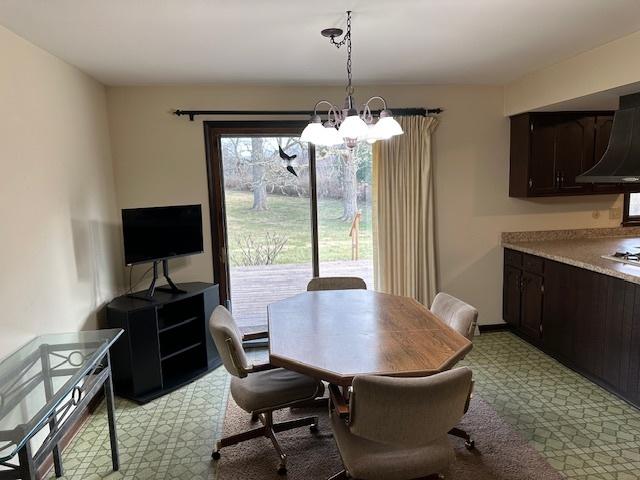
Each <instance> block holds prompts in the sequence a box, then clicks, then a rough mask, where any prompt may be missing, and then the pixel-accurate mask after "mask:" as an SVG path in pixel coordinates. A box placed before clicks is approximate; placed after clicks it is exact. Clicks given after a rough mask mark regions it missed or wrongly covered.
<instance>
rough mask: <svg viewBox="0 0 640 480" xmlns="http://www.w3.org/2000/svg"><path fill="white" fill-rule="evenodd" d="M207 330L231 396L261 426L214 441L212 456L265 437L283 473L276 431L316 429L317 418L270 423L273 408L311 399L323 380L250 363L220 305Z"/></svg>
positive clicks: (283, 461) (318, 393)
mask: <svg viewBox="0 0 640 480" xmlns="http://www.w3.org/2000/svg"><path fill="white" fill-rule="evenodd" d="M209 330H210V332H211V336H212V337H213V341H214V342H215V344H216V348H217V349H218V352H219V353H220V357H222V362H223V364H224V366H225V368H226V369H227V371H228V372H229V373H230V374H231V375H233V377H232V378H231V396H232V397H233V399H234V400H235V402H236V403H237V404H238V406H239V407H240V408H242V409H243V410H245V411H246V412H249V413H251V414H254V415H257V417H258V418H259V419H260V421H261V422H262V426H261V427H258V428H254V429H253V430H249V431H247V432H242V433H239V434H236V435H232V436H230V437H226V438H222V439H221V440H218V442H217V443H216V447H215V449H214V450H213V453H212V455H211V456H212V457H213V459H214V460H218V459H219V458H220V449H221V448H224V447H228V446H230V445H236V444H238V443H240V442H244V441H246V440H250V439H252V438H257V437H267V438H269V439H270V440H271V442H272V443H273V446H274V447H275V449H276V452H277V453H278V456H279V457H280V464H279V466H278V473H280V474H284V473H286V471H287V470H286V459H287V457H286V455H285V454H284V453H283V452H282V449H281V448H280V445H279V444H278V440H277V439H276V436H275V432H282V431H285V430H291V429H293V428H298V427H303V426H305V425H309V426H310V428H311V430H312V431H315V430H316V429H317V425H318V417H306V418H300V419H295V420H289V421H287V422H281V423H277V424H274V423H273V411H274V410H279V409H281V408H286V407H292V406H294V407H295V406H296V405H298V404H300V403H304V402H307V401H309V400H313V399H314V398H316V397H318V396H322V394H323V393H324V386H323V384H322V382H319V381H317V380H314V379H313V378H311V377H307V376H306V375H301V374H299V373H295V372H291V371H289V370H285V369H283V368H274V367H272V366H271V365H268V364H267V365H252V364H250V363H249V360H248V359H247V357H246V355H245V352H244V350H243V348H242V340H241V337H240V333H239V331H238V326H237V325H236V322H235V321H234V319H233V317H232V316H231V314H230V313H229V311H228V310H227V309H226V308H224V307H223V306H219V307H216V309H215V310H214V311H213V314H212V315H211V318H210V319H209Z"/></svg>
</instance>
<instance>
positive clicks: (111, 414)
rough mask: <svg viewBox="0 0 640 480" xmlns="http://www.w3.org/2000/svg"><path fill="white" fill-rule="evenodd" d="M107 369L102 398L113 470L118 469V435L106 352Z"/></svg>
mask: <svg viewBox="0 0 640 480" xmlns="http://www.w3.org/2000/svg"><path fill="white" fill-rule="evenodd" d="M106 357H107V368H108V369H109V376H108V377H107V379H106V380H105V382H104V396H105V398H106V399H107V417H108V419H109V441H110V442H111V463H112V465H113V470H114V471H117V470H119V469H120V454H119V452H118V435H117V433H116V409H115V402H114V399H113V380H112V379H111V360H110V358H109V353H108V352H107V355H106Z"/></svg>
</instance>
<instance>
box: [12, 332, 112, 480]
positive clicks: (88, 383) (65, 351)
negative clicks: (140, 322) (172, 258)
mask: <svg viewBox="0 0 640 480" xmlns="http://www.w3.org/2000/svg"><path fill="white" fill-rule="evenodd" d="M121 334H122V330H121V329H112V330H95V331H84V332H75V333H62V334H51V335H42V336H39V337H36V338H34V339H33V340H31V341H30V342H29V343H27V344H25V345H24V346H22V347H21V348H20V349H19V350H18V351H16V352H14V353H13V354H12V355H10V356H8V357H7V358H5V359H4V360H2V361H0V465H2V467H4V469H2V470H0V479H27V480H35V478H36V471H37V469H38V467H39V466H40V465H42V463H43V461H44V460H45V459H46V457H47V455H49V453H52V454H53V463H54V468H55V472H56V476H58V477H60V476H62V474H63V469H62V459H61V456H60V449H59V448H58V443H59V442H60V440H61V439H62V437H63V436H64V435H65V433H67V431H68V430H69V429H70V428H71V427H72V426H73V424H74V423H75V421H76V420H77V419H78V418H79V417H80V415H81V414H82V412H83V411H84V409H85V408H86V406H87V404H88V403H89V402H90V401H91V399H92V398H93V397H94V396H95V395H96V394H97V393H98V392H99V391H100V389H101V388H104V393H105V397H106V400H107V415H108V419H109V436H110V440H111V459H112V463H113V469H114V470H118V468H119V460H118V443H117V437H116V426H115V411H114V402H113V386H112V381H111V364H110V360H109V348H110V347H111V345H113V343H114V342H115V341H116V340H117V339H118V337H119V336H120V335H121ZM45 427H48V429H45ZM34 437H35V439H34ZM32 439H34V441H33V442H32ZM32 443H33V444H36V445H40V446H39V447H38V448H37V450H36V449H35V448H34V445H32ZM16 455H17V456H18V463H16V462H15V461H14V460H12V459H13V458H14V457H15V456H16Z"/></svg>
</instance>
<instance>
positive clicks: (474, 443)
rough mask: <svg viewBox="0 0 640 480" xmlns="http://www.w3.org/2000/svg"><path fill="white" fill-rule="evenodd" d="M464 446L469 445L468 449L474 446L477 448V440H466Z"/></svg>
mask: <svg viewBox="0 0 640 480" xmlns="http://www.w3.org/2000/svg"><path fill="white" fill-rule="evenodd" d="M464 446H465V447H467V450H473V449H474V448H476V442H474V441H473V440H467V441H466V442H464Z"/></svg>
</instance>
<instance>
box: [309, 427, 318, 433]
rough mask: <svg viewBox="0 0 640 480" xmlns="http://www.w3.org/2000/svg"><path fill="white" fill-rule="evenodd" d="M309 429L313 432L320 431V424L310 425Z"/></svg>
mask: <svg viewBox="0 0 640 480" xmlns="http://www.w3.org/2000/svg"><path fill="white" fill-rule="evenodd" d="M309 431H310V432H311V433H318V425H310V426H309Z"/></svg>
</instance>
